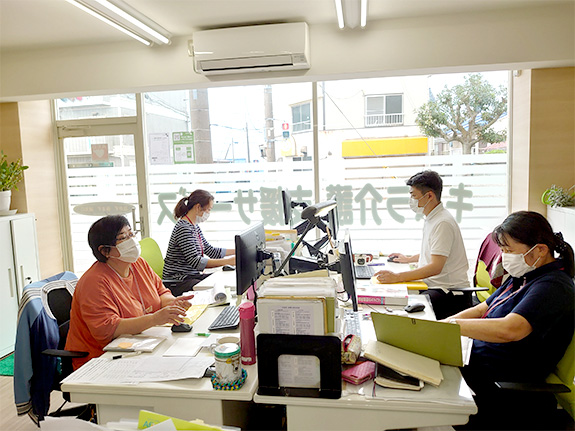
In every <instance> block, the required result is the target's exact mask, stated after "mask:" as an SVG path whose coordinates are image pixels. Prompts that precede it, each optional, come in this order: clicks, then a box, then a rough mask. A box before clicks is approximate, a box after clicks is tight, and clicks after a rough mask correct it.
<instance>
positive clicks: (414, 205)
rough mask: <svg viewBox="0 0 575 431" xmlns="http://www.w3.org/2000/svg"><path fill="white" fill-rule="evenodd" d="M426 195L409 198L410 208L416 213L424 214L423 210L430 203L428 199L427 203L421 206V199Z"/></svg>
mask: <svg viewBox="0 0 575 431" xmlns="http://www.w3.org/2000/svg"><path fill="white" fill-rule="evenodd" d="M424 197H425V196H422V197H420V198H419V199H415V198H409V208H411V211H413V212H414V213H415V214H423V210H424V209H425V207H426V206H427V204H428V203H429V201H427V204H425V205H423V206H422V207H420V206H419V201H420V200H421V199H423V198H424Z"/></svg>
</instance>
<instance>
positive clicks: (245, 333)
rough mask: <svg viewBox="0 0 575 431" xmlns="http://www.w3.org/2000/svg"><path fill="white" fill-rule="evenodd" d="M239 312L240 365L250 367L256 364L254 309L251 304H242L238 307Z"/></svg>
mask: <svg viewBox="0 0 575 431" xmlns="http://www.w3.org/2000/svg"><path fill="white" fill-rule="evenodd" d="M238 309H239V312H240V346H241V357H242V364H244V365H252V364H255V363H256V337H255V334H254V328H255V326H256V321H255V317H256V307H255V306H254V304H253V302H244V303H243V304H240V306H239V307H238Z"/></svg>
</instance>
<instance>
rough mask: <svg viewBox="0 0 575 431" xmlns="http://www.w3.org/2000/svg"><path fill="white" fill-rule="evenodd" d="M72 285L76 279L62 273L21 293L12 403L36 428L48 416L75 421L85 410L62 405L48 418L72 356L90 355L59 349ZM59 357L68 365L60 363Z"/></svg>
mask: <svg viewBox="0 0 575 431" xmlns="http://www.w3.org/2000/svg"><path fill="white" fill-rule="evenodd" d="M76 282H77V277H76V275H75V274H73V273H71V272H68V271H66V272H62V273H60V274H57V275H55V276H52V277H49V278H47V279H45V280H42V281H38V282H35V283H31V284H29V285H28V286H26V288H25V289H24V292H23V293H22V299H21V301H20V309H19V311H18V328H17V332H16V344H15V349H14V399H15V402H16V408H17V412H18V415H24V414H28V416H30V418H31V419H32V420H33V421H34V423H36V424H37V425H38V423H39V421H41V420H43V419H44V417H45V416H46V415H50V416H61V415H73V416H79V415H80V414H81V413H85V412H86V411H87V410H88V407H87V406H79V407H76V408H74V409H68V410H64V411H63V410H62V407H63V406H64V404H65V403H64V404H63V405H62V406H61V407H60V408H59V409H58V410H56V411H55V412H53V413H50V414H48V411H49V409H50V393H51V392H52V390H54V389H57V390H59V388H60V381H61V380H62V378H64V377H65V376H67V374H69V373H71V372H72V365H71V357H83V356H86V355H87V354H88V353H87V352H66V351H62V350H58V348H63V346H64V345H65V343H66V336H67V333H68V325H69V322H68V321H69V319H70V307H71V303H72V295H73V292H74V288H75V286H76ZM50 304H52V306H53V309H52V308H51V307H50ZM56 315H57V316H59V317H58V318H57V317H56ZM66 316H67V317H66ZM62 355H65V356H66V357H67V358H68V362H69V365H66V361H65V360H62V359H60V358H61V357H62ZM64 398H65V399H66V396H65V397H64ZM67 400H69V396H68V398H67Z"/></svg>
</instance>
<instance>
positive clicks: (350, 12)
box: [335, 0, 367, 28]
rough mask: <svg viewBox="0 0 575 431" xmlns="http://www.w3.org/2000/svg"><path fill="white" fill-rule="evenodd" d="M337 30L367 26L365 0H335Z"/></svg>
mask: <svg viewBox="0 0 575 431" xmlns="http://www.w3.org/2000/svg"><path fill="white" fill-rule="evenodd" d="M335 12H336V14H337V23H338V25H339V28H344V27H348V28H356V27H357V26H358V25H359V26H361V27H362V28H363V27H365V25H366V24H367V0H335Z"/></svg>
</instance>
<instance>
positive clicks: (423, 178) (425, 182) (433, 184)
mask: <svg viewBox="0 0 575 431" xmlns="http://www.w3.org/2000/svg"><path fill="white" fill-rule="evenodd" d="M406 184H407V185H408V186H411V187H415V188H416V189H418V190H419V191H421V192H422V193H427V192H428V191H430V190H431V191H432V192H433V193H435V197H436V198H437V200H438V201H439V202H441V191H442V190H443V180H442V179H441V177H440V176H439V174H438V173H437V172H435V171H430V170H427V171H423V172H418V173H417V174H415V175H414V176H412V177H411V178H410V179H408V180H407V182H406Z"/></svg>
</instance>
